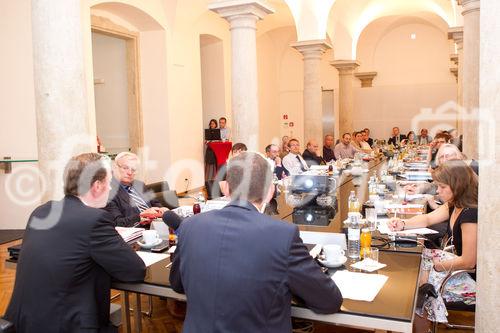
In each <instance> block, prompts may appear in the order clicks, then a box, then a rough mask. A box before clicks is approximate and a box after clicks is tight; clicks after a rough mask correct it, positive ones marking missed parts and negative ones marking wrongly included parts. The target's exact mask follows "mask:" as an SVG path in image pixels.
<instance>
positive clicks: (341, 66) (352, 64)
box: [330, 60, 360, 75]
mask: <svg viewBox="0 0 500 333" xmlns="http://www.w3.org/2000/svg"><path fill="white" fill-rule="evenodd" d="M330 65H332V66H333V67H335V68H337V70H338V71H339V74H340V75H350V74H352V72H353V71H354V70H355V69H356V68H358V66H359V65H360V64H359V61H357V60H334V61H331V62H330Z"/></svg>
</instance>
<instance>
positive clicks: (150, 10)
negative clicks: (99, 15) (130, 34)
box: [88, 0, 170, 31]
mask: <svg viewBox="0 0 500 333" xmlns="http://www.w3.org/2000/svg"><path fill="white" fill-rule="evenodd" d="M88 4H89V7H90V8H94V9H100V10H105V11H109V12H111V13H113V14H115V15H118V16H120V17H122V18H123V19H125V20H126V21H128V22H130V23H131V24H133V25H134V26H136V27H137V29H138V30H140V31H148V30H167V28H168V27H169V26H170V25H169V24H168V21H167V17H166V8H165V7H164V6H163V5H162V2H161V1H159V0H149V1H141V0H114V1H109V0H88Z"/></svg>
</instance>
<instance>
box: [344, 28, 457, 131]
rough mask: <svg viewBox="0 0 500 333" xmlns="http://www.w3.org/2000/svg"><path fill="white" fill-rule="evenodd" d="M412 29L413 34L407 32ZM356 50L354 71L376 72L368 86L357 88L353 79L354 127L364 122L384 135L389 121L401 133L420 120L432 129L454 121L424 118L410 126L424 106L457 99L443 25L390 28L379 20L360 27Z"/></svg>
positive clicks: (364, 124)
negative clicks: (354, 86) (366, 26)
mask: <svg viewBox="0 0 500 333" xmlns="http://www.w3.org/2000/svg"><path fill="white" fill-rule="evenodd" d="M412 34H415V36H416V38H415V39H411V38H410V37H411V35H412ZM358 55H359V58H358V60H359V61H360V62H361V64H362V65H361V66H360V68H359V71H376V72H377V73H378V74H377V76H376V77H375V79H374V80H373V87H372V88H360V82H359V80H356V84H357V85H358V87H357V88H355V89H354V117H353V118H354V127H355V128H354V129H353V130H355V129H361V128H364V127H369V128H370V129H371V132H372V137H374V138H383V139H387V138H389V135H390V133H391V129H392V127H393V126H399V127H400V129H401V132H402V133H407V132H408V131H410V130H414V131H418V130H419V128H420V127H421V126H425V127H427V128H428V129H431V130H432V129H434V130H435V129H436V128H438V127H439V128H441V129H443V128H444V129H447V128H452V127H455V126H456V124H455V122H454V121H445V122H444V123H443V122H439V124H436V123H435V122H434V123H433V122H432V121H427V122H424V124H417V125H416V127H417V128H411V124H412V120H415V119H417V118H416V117H417V116H418V115H419V114H420V112H421V110H422V109H423V108H431V109H432V110H434V111H436V109H438V108H439V107H440V106H442V105H446V103H447V102H450V101H456V98H457V84H456V81H455V77H454V76H453V75H452V74H451V73H450V71H449V68H450V60H449V43H448V40H447V36H446V33H445V32H444V31H442V30H440V29H438V28H436V27H435V26H434V25H431V24H425V23H422V22H413V23H408V24H397V25H394V26H390V27H389V28H388V27H387V25H384V24H383V22H382V24H380V22H379V24H373V25H371V26H369V27H368V28H367V31H365V32H363V35H362V36H361V38H360V42H359V45H358ZM445 108H446V109H449V106H445ZM451 112H455V111H454V110H451ZM417 123H418V122H417ZM420 123H421V122H420ZM435 126H436V128H434V127H435ZM432 134H433V133H432Z"/></svg>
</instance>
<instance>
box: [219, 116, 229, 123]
mask: <svg viewBox="0 0 500 333" xmlns="http://www.w3.org/2000/svg"><path fill="white" fill-rule="evenodd" d="M221 120H224V121H225V122H226V123H227V119H226V117H220V118H219V122H220V121H221Z"/></svg>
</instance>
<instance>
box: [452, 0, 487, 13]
mask: <svg viewBox="0 0 500 333" xmlns="http://www.w3.org/2000/svg"><path fill="white" fill-rule="evenodd" d="M457 3H458V4H459V5H460V6H462V9H463V10H462V15H464V16H465V15H467V14H469V13H472V12H475V11H479V10H480V8H481V1H480V0H457Z"/></svg>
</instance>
